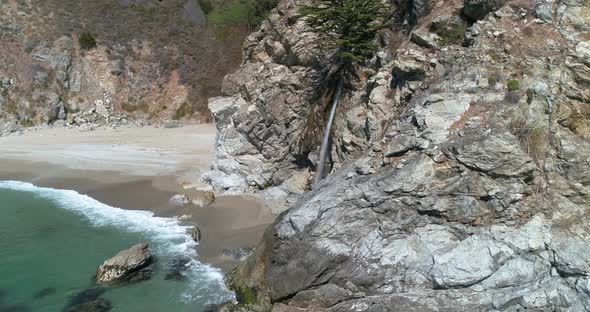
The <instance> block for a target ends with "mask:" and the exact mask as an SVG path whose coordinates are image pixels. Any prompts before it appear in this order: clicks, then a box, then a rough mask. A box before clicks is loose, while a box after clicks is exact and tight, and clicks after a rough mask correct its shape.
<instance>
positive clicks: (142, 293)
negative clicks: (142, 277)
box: [0, 181, 233, 312]
mask: <svg viewBox="0 0 590 312" xmlns="http://www.w3.org/2000/svg"><path fill="white" fill-rule="evenodd" d="M186 230H187V227H186V226H183V225H181V224H179V223H178V222H177V221H176V220H174V219H168V218H158V217H154V216H153V215H152V213H150V212H145V211H131V210H123V209H119V208H114V207H111V206H108V205H105V204H103V203H100V202H98V201H96V200H94V199H92V198H90V197H87V196H85V195H81V194H78V193H76V192H74V191H69V190H55V189H50V188H41V187H36V186H34V185H32V184H28V183H23V182H14V181H0V312H8V311H11V312H17V311H19V312H25V311H30V312H57V311H64V310H65V309H66V308H67V307H68V306H71V304H73V303H75V302H79V301H80V300H84V298H86V297H97V296H98V297H101V298H104V299H106V300H108V301H110V302H111V304H112V306H113V308H112V310H111V311H121V312H139V311H141V312H152V311H153V312H164V311H166V312H167V311H173V312H184V311H196V312H198V311H204V310H205V309H206V307H207V306H209V305H212V304H219V303H222V302H225V301H227V300H232V298H233V295H232V294H231V293H230V292H228V291H227V290H226V289H225V288H224V286H223V282H222V273H221V272H220V271H219V270H217V269H214V268H211V267H209V266H207V265H205V264H202V263H200V262H199V261H197V260H195V259H196V258H197V257H196V256H197V255H196V248H195V243H194V242H192V240H191V238H190V237H189V236H188V235H187V234H186ZM138 242H147V243H149V244H150V248H151V250H152V253H153V254H154V255H155V257H156V259H157V262H156V264H155V269H156V270H155V273H154V274H153V276H152V278H151V279H150V280H148V281H143V282H139V283H135V284H131V285H123V286H109V287H97V285H95V284H94V281H93V276H94V273H95V270H96V268H97V267H98V266H99V265H100V264H101V263H102V262H103V261H104V260H106V259H107V258H110V257H112V256H113V255H115V254H116V253H117V252H119V251H121V250H122V249H125V248H128V247H129V246H131V245H134V244H136V243H138ZM187 259H192V260H190V261H188V262H187ZM179 272H180V273H179Z"/></svg>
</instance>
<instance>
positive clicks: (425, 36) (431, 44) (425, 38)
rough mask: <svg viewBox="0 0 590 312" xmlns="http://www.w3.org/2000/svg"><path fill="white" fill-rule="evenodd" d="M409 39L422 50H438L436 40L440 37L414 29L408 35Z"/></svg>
mask: <svg viewBox="0 0 590 312" xmlns="http://www.w3.org/2000/svg"><path fill="white" fill-rule="evenodd" d="M410 38H411V39H412V41H413V42H415V43H416V44H417V45H419V46H421V47H424V48H438V44H437V42H438V40H440V37H439V36H438V35H437V34H435V33H433V32H430V31H428V30H426V29H416V30H414V31H412V33H411V34H410Z"/></svg>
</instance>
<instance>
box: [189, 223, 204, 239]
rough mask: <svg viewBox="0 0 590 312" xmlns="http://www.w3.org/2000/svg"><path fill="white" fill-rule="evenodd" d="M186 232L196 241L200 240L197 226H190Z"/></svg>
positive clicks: (199, 230) (199, 231)
mask: <svg viewBox="0 0 590 312" xmlns="http://www.w3.org/2000/svg"><path fill="white" fill-rule="evenodd" d="M188 232H189V234H190V235H191V237H192V238H193V240H194V241H195V242H197V243H198V242H200V241H201V238H202V235H201V229H199V227H198V226H195V227H193V228H191V229H190V230H188Z"/></svg>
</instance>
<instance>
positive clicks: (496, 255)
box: [431, 237, 514, 288]
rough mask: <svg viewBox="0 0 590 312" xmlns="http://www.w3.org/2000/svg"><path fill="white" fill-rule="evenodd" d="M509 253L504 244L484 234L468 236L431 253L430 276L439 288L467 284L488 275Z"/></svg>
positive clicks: (511, 251) (495, 269) (510, 252)
mask: <svg viewBox="0 0 590 312" xmlns="http://www.w3.org/2000/svg"><path fill="white" fill-rule="evenodd" d="M482 250H483V252H482ZM513 253H514V251H513V250H511V249H510V248H509V247H508V246H506V245H504V244H501V243H497V242H494V241H493V240H491V239H489V238H487V237H470V238H468V239H466V240H464V241H462V242H461V243H459V244H458V245H457V246H456V247H455V248H453V249H452V250H450V251H448V252H446V253H444V254H441V255H436V256H434V258H433V260H434V265H433V266H432V273H431V274H432V279H433V281H434V283H435V285H436V286H437V287H441V288H450V287H457V286H461V287H466V286H471V285H473V284H476V283H478V282H481V281H482V280H484V279H485V278H487V277H489V276H490V275H492V274H493V273H494V272H495V271H497V270H498V268H499V267H500V266H501V265H502V264H503V263H504V262H505V261H507V260H508V259H509V258H510V257H511V256H512V254H513Z"/></svg>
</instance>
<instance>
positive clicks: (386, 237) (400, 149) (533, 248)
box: [209, 1, 590, 312]
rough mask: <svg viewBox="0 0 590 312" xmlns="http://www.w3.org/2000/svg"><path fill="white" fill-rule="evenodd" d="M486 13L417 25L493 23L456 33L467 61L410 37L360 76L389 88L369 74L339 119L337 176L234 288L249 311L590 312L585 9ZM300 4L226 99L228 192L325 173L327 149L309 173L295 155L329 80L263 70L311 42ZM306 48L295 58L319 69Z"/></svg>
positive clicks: (286, 224) (284, 12)
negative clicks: (316, 91)
mask: <svg viewBox="0 0 590 312" xmlns="http://www.w3.org/2000/svg"><path fill="white" fill-rule="evenodd" d="M483 3H484V2H469V3H467V2H466V3H463V1H452V2H444V4H443V3H442V2H436V3H434V6H433V8H435V9H433V10H432V12H431V13H430V14H429V15H428V16H425V17H423V18H422V19H421V20H420V21H419V22H418V24H417V25H416V28H419V29H421V31H426V30H428V29H432V24H433V23H435V21H440V20H441V16H442V15H447V14H449V13H448V12H461V11H463V12H469V11H470V10H472V9H473V8H477V6H479V8H480V9H478V10H479V11H477V10H475V11H477V12H479V13H477V14H473V16H477V17H478V18H477V19H479V18H480V17H481V16H482V15H486V14H488V13H492V15H490V16H489V17H488V18H485V19H483V20H479V21H477V22H475V23H474V24H472V25H470V27H469V29H467V31H466V32H467V33H468V36H467V35H466V34H465V33H458V34H456V35H457V37H458V38H459V39H461V38H467V37H469V44H466V45H468V47H464V46H463V45H462V44H461V42H458V43H452V44H450V45H448V46H446V47H445V48H444V49H442V50H438V49H437V48H433V47H431V46H428V45H426V44H422V45H417V44H415V43H413V42H412V41H411V40H410V39H411V38H402V39H400V40H401V41H402V42H401V43H399V42H398V43H397V45H392V44H386V45H384V46H383V47H382V49H381V51H379V53H378V56H377V57H375V59H374V60H373V61H372V62H369V63H368V64H365V66H366V67H368V68H359V69H358V72H359V73H369V72H373V73H374V75H372V76H370V77H369V78H367V77H364V76H363V75H359V76H360V78H359V80H358V81H357V82H356V83H358V85H355V86H351V87H350V90H348V91H347V95H346V97H345V100H344V101H343V103H344V104H343V106H342V110H341V111H339V112H338V114H337V116H336V122H335V131H334V134H333V137H332V153H331V163H332V171H331V175H330V176H329V177H328V178H327V179H325V180H324V181H323V182H322V183H321V184H320V185H319V186H318V187H317V188H316V189H314V190H311V191H308V192H306V193H305V194H304V195H301V196H299V197H298V199H297V200H292V201H289V202H288V203H289V204H288V206H289V208H288V210H286V211H285V212H283V213H282V214H281V215H279V217H278V218H277V220H276V221H275V223H274V224H273V225H272V226H271V227H270V228H269V229H268V230H267V232H266V233H265V236H264V239H263V241H262V242H261V244H260V245H259V246H258V247H257V248H256V251H255V253H254V255H253V256H252V257H250V258H249V259H248V260H247V261H246V262H244V263H243V264H242V265H240V266H239V267H238V268H236V270H234V271H233V272H232V273H231V274H229V275H228V276H227V283H228V285H229V286H230V287H232V289H234V290H235V291H236V294H237V297H238V300H239V301H241V302H242V303H244V305H243V306H237V307H234V308H235V309H236V310H237V311H256V309H262V308H265V309H268V310H272V309H274V311H421V312H422V311H511V312H512V311H523V310H531V311H572V312H573V311H590V291H589V290H588V289H589V286H588V285H590V283H589V282H588V281H589V276H590V266H589V263H590V252H589V251H590V243H589V242H590V241H589V240H588V238H590V234H589V230H588V222H590V219H589V216H590V196H589V194H590V180H589V179H588V177H589V176H590V172H589V170H590V169H589V168H590V166H589V164H590V159H589V158H588V155H590V154H589V153H590V132H589V129H590V128H589V126H590V114H589V113H588V112H589V107H590V99H589V98H588V90H590V89H588V79H587V76H588V75H587V73H588V68H589V67H588V66H589V63H588V55H589V54H588V51H589V50H588V45H587V38H588V36H589V35H590V24H588V23H587V21H588V19H587V18H588V17H587V15H586V13H587V6H586V7H585V6H584V5H587V3H585V2H583V1H567V2H566V1H557V2H555V3H553V5H554V6H555V7H554V9H555V10H551V11H550V12H548V13H547V12H545V13H547V14H551V15H552V16H551V17H552V19H553V20H557V18H556V17H555V16H553V14H555V12H561V13H557V14H563V19H562V23H560V24H558V25H557V24H549V23H546V22H544V21H542V20H535V19H533V17H532V14H533V13H534V12H533V7H530V8H527V7H526V6H525V7H523V6H520V5H519V6H520V7H518V6H517V3H510V4H508V5H504V6H502V4H503V3H499V4H493V3H490V4H488V3H487V2H486V4H483ZM293 5H294V4H293V2H291V1H282V2H281V4H280V5H279V9H278V10H277V12H275V14H274V15H273V17H272V18H271V22H273V21H274V22H276V24H272V23H270V22H269V24H267V25H266V26H265V27H270V29H269V28H267V29H266V30H265V31H264V32H263V33H256V34H254V35H253V36H255V37H256V38H257V40H258V41H255V42H254V41H248V42H247V44H246V61H245V64H244V65H243V67H242V69H241V70H240V71H238V73H236V74H235V75H236V76H235V77H238V76H239V77H248V75H247V73H250V77H257V78H255V79H242V80H239V79H235V78H234V76H233V75H230V76H229V77H228V78H226V80H227V81H235V83H233V84H231V88H230V87H228V88H227V89H226V90H233V91H234V92H230V93H228V96H227V97H223V98H216V99H213V100H211V102H210V106H211V107H212V111H213V113H214V115H215V118H216V120H217V124H218V130H219V134H220V135H219V138H218V142H217V156H216V159H215V161H214V164H213V168H214V170H215V171H214V172H216V173H218V175H217V176H216V177H220V178H219V179H218V180H215V177H214V176H213V175H210V176H209V178H210V182H212V185H213V186H214V187H216V188H220V189H226V190H231V191H254V192H257V193H259V194H269V193H270V194H278V193H280V191H283V193H282V194H284V193H288V192H287V191H286V190H287V189H288V186H289V185H291V184H289V182H288V179H289V178H287V177H292V176H298V175H300V174H302V172H305V171H311V173H312V174H313V169H314V168H313V165H312V164H313V162H314V160H315V158H314V157H315V156H314V155H315V154H314V153H316V152H315V151H316V149H315V148H317V145H316V146H307V151H309V153H306V154H303V155H305V158H303V160H305V161H302V158H301V156H302V154H297V153H298V152H299V151H301V149H298V148H293V146H299V147H301V146H306V145H305V144H308V143H309V142H310V141H305V144H303V143H302V144H301V145H297V144H294V142H297V141H296V140H295V139H294V138H293V137H292V136H291V134H292V133H297V131H303V130H302V129H304V128H305V127H304V125H308V124H310V123H312V120H311V117H309V116H310V115H309V111H310V110H312V111H313V109H314V107H313V104H308V103H314V102H313V101H310V100H308V98H307V97H306V96H305V95H306V94H308V93H306V92H304V91H306V90H310V89H311V88H312V87H311V86H310V85H309V84H310V83H313V82H314V81H313V79H312V77H313V76H312V75H311V73H314V71H313V68H314V67H313V65H310V64H309V63H306V62H293V63H289V62H287V63H279V62H282V61H279V59H277V58H275V57H274V56H273V54H272V53H271V54H267V55H268V58H267V57H261V58H259V59H257V58H255V57H254V55H259V54H260V53H263V52H264V53H266V51H267V50H262V48H261V47H264V46H269V47H275V46H279V44H278V43H276V41H278V40H279V38H280V40H283V41H279V43H282V45H283V47H290V48H292V47H294V46H296V45H295V44H288V45H287V44H284V40H292V41H293V42H300V41H299V40H304V39H303V37H304V36H305V35H298V36H297V37H296V38H297V39H293V38H292V37H290V36H292V34H293V31H294V29H296V28H297V27H302V26H301V25H300V23H299V21H298V20H297V19H295V18H293V19H290V18H291V17H292V15H290V13H289V12H293V11H294V10H295V9H294V8H292V6H293ZM467 7H470V8H467ZM436 8H444V9H440V11H439V9H436ZM496 9H499V11H497V12H493V11H494V10H496ZM484 11H485V13H483V12H484ZM559 16H561V15H559ZM281 18H282V19H281ZM437 18H438V19H437ZM451 18H452V19H461V18H463V17H461V16H453V17H451ZM560 18H561V17H560ZM280 20H287V21H289V22H288V23H287V22H286V23H280V22H279V21H280ZM583 20H584V21H586V23H585V24H584V23H582V21H583ZM297 29H299V28H297ZM277 33H278V34H283V35H282V36H278V37H275V35H276V34H277ZM298 33H303V32H298ZM385 35H386V34H384V36H385ZM420 36H422V35H421V34H420ZM422 37H424V38H426V37H429V36H428V35H426V36H422ZM414 41H416V39H414ZM268 42H270V43H268ZM265 44H266V45H265ZM306 47H307V48H308V49H305V50H296V51H300V52H302V51H305V56H306V57H305V58H297V57H293V58H292V59H305V60H313V59H314V57H313V51H314V49H313V45H307V46H306ZM284 50H288V49H287V48H285V49H284ZM268 51H271V52H272V51H275V50H268ZM277 51H278V50H277ZM281 51H282V50H281ZM391 51H393V53H391ZM254 52H257V53H254ZM310 53H311V54H310ZM387 55H392V56H391V57H388V56H387ZM288 59H289V58H288ZM280 60H283V59H280ZM312 64H313V63H312ZM303 72H309V73H310V74H309V75H307V76H303V77H302V76H301V74H300V73H303ZM258 77H263V78H258ZM293 77H297V78H296V79H297V80H296V81H298V82H301V81H304V82H306V83H305V84H303V85H300V84H295V85H294V84H292V81H293V80H291V79H294V78H293ZM510 80H518V82H519V85H520V88H519V90H515V91H514V90H513V91H510V92H509V90H508V87H507V85H508V81H510ZM240 81H241V82H240ZM277 81H280V83H278V82H277ZM273 83H276V84H277V85H280V86H281V87H280V88H279V87H278V86H275V85H274V84H273ZM285 90H288V92H289V96H288V97H287V99H288V100H285V101H279V102H273V101H271V100H270V99H272V96H273V95H276V94H280V93H281V92H287V91H285ZM511 92H515V93H511ZM515 94H516V95H517V96H516V97H515V96H514V95H515ZM230 95H231V96H230ZM277 103H278V104H277ZM303 103H306V104H305V105H303ZM275 112H276V114H275ZM300 112H303V113H302V114H298V113H300ZM255 116H259V117H258V118H259V119H256V118H255ZM251 121H253V122H251ZM286 125H289V127H287V126H286ZM307 138H311V139H310V140H312V139H313V136H307ZM314 142H315V143H314V144H317V141H314ZM311 145H313V144H311ZM279 154H280V155H285V156H284V157H283V158H281V157H275V156H276V155H279ZM296 156H297V157H296ZM298 157H299V158H298ZM297 159H298V161H297V162H295V160H297ZM306 163H307V164H309V165H308V166H305V165H300V166H295V164H306ZM267 168H269V169H267ZM279 169H281V170H282V171H281V170H279ZM278 172H281V175H280V176H281V177H282V178H280V179H279V177H278V176H275V175H277V174H278ZM242 173H244V174H242ZM288 173H290V174H288ZM261 177H262V180H258V179H259V178H261ZM277 188H278V191H277ZM303 190H304V191H305V190H306V189H305V188H304V189H303ZM289 194H291V196H293V194H296V193H295V192H291V193H289ZM240 309H241V310H240Z"/></svg>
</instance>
